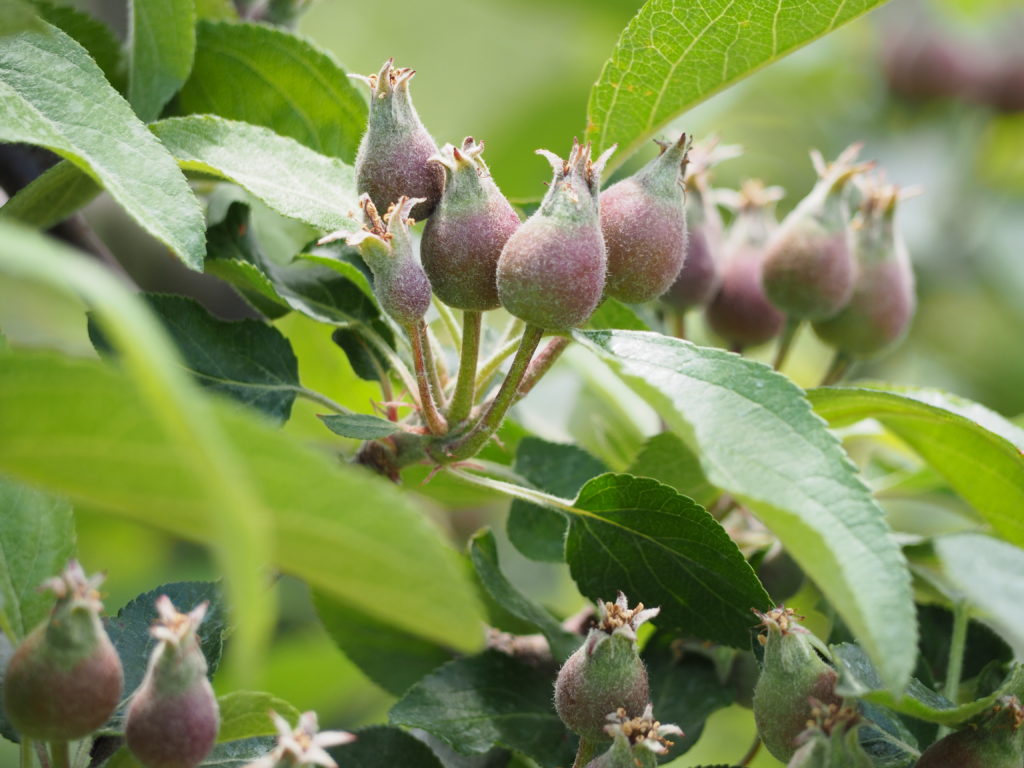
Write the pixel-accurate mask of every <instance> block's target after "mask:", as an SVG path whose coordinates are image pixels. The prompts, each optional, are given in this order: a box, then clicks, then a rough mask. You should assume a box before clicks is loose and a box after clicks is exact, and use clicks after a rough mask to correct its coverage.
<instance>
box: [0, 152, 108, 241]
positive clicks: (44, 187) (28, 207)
mask: <svg viewBox="0 0 1024 768" xmlns="http://www.w3.org/2000/svg"><path fill="white" fill-rule="evenodd" d="M102 191H103V188H102V187H100V185H99V184H97V183H96V180H95V179H94V178H93V177H92V176H90V175H89V174H87V173H86V172H85V171H83V170H82V169H81V168H79V167H78V166H77V165H75V164H74V163H72V162H71V161H70V160H61V161H60V162H59V163H57V164H56V165H54V166H53V167H52V168H48V169H46V170H45V171H43V172H42V173H41V174H39V175H38V176H36V177H35V178H34V179H32V181H30V182H29V183H28V184H26V185H25V186H24V187H22V188H21V189H19V190H18V192H17V193H16V194H15V195H14V197H12V198H11V199H10V200H8V201H7V202H6V203H4V204H3V206H2V207H0V219H2V218H10V219H14V220H16V221H19V222H21V223H22V224H25V225H27V226H29V227H32V228H34V229H49V228H50V227H52V226H53V225H54V224H58V223H60V222H62V221H64V219H66V218H68V217H69V216H71V214H73V213H74V212H75V211H77V210H78V209H79V208H82V207H84V206H85V205H87V204H88V203H89V202H90V201H91V200H92V199H93V198H95V197H96V195H98V194H99V193H100V192H102Z"/></svg>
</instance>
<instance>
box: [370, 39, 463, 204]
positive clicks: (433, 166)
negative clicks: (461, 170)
mask: <svg viewBox="0 0 1024 768" xmlns="http://www.w3.org/2000/svg"><path fill="white" fill-rule="evenodd" d="M415 74H416V71H415V70H413V69H408V68H402V69H396V68H395V66H394V60H393V59H388V60H387V61H386V62H384V66H382V67H381V68H380V72H378V73H377V74H375V75H370V76H368V77H362V76H360V77H359V79H361V80H363V81H364V82H366V84H367V85H369V86H370V117H369V120H368V122H367V126H366V133H364V134H363V138H362V141H360V143H359V151H358V152H357V153H356V187H357V189H358V190H359V193H360V194H368V195H369V196H370V199H371V200H373V204H374V206H375V207H376V208H377V210H378V211H386V210H387V209H388V207H389V206H390V205H392V204H393V203H395V202H396V201H397V200H398V198H400V197H407V198H419V199H418V200H417V201H416V207H415V208H414V209H413V211H412V213H411V215H412V216H414V217H415V218H416V219H417V220H419V219H425V218H427V217H428V216H429V215H430V214H431V213H432V212H433V210H434V206H436V205H437V201H438V200H440V199H441V190H442V189H443V188H444V172H443V171H442V170H441V166H439V165H438V164H437V163H432V162H430V158H432V157H433V156H434V155H436V154H437V143H436V142H435V141H434V140H433V139H432V138H431V136H430V134H429V133H427V129H426V128H424V127H423V123H422V122H421V121H420V118H419V115H418V114H416V108H415V107H413V105H412V97H411V96H410V95H409V81H410V80H412V77H413V75H415Z"/></svg>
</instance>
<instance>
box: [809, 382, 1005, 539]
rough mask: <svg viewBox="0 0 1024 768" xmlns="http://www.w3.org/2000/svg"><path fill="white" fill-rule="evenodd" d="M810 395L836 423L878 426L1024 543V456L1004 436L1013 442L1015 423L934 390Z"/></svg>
mask: <svg viewBox="0 0 1024 768" xmlns="http://www.w3.org/2000/svg"><path fill="white" fill-rule="evenodd" d="M808 397H809V398H810V400H811V403H812V405H813V406H814V409H815V410H816V411H817V412H818V413H819V414H820V415H821V416H822V417H823V418H825V419H826V420H827V421H828V422H829V423H830V424H832V425H834V426H845V425H848V424H852V423H854V422H856V421H860V420H862V419H869V418H873V419H876V420H878V421H879V422H881V423H882V424H883V425H884V426H885V427H886V428H887V429H888V430H889V431H891V432H892V433H893V434H895V435H896V436H897V437H899V438H900V439H902V440H903V441H904V442H906V443H907V444H908V445H909V446H910V447H911V448H913V449H914V450H915V451H916V452H917V453H918V454H920V456H921V458H922V459H924V460H925V461H926V462H927V463H928V464H929V465H931V467H932V468H933V469H935V471H936V472H938V473H939V474H940V475H942V476H943V477H944V478H945V479H946V481H947V482H948V483H949V484H950V485H951V486H952V487H953V489H954V490H956V492H957V493H959V494H960V495H961V496H963V497H964V499H966V500H967V501H968V502H969V503H970V504H971V505H972V506H973V507H974V508H975V509H976V510H977V511H978V512H979V513H980V514H981V515H982V517H984V518H985V519H986V520H987V521H988V522H989V523H990V524H991V525H992V528H993V530H994V531H995V532H996V533H997V534H998V535H999V536H1001V537H1002V538H1004V539H1006V541H1009V542H1011V543H1013V544H1016V545H1018V546H1024V455H1022V454H1021V449H1020V448H1019V447H1018V446H1016V445H1014V444H1013V443H1011V442H1010V441H1009V440H1008V439H1007V438H1014V437H1018V435H1017V433H1018V432H1019V431H1020V430H1019V429H1018V428H1017V427H1016V426H1014V425H1013V424H1011V423H1010V422H1008V421H1006V420H1005V419H1002V418H1001V417H1000V416H999V415H998V414H995V413H993V412H991V411H989V410H988V409H985V408H982V407H981V406H977V405H974V404H971V403H969V402H966V401H963V400H960V399H954V398H951V399H949V400H946V399H943V398H941V397H940V396H939V395H937V394H936V393H927V392H925V393H913V392H910V393H907V394H906V395H904V394H896V393H893V392H882V391H880V390H875V389H858V388H825V389H817V390H813V391H811V392H810V393H808ZM924 398H927V401H925V399H924ZM972 405H973V408H972V407H971V406H972ZM954 409H955V410H954ZM961 414H966V415H961ZM967 415H970V416H973V417H974V418H978V419H982V420H984V423H986V424H987V425H989V426H990V427H992V428H994V429H998V430H999V431H1000V432H1002V433H1003V434H1004V435H1006V437H1003V436H1000V435H999V434H996V433H995V432H993V431H990V430H989V429H986V428H985V427H983V426H982V425H981V424H979V423H977V422H976V421H972V420H971V418H968V417H967Z"/></svg>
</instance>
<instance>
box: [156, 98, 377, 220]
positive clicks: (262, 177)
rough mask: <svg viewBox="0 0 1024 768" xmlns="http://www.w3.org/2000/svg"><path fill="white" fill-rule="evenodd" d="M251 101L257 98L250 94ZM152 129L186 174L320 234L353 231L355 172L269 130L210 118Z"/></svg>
mask: <svg viewBox="0 0 1024 768" xmlns="http://www.w3.org/2000/svg"><path fill="white" fill-rule="evenodd" d="M253 96H254V98H255V96H256V95H255V94H253ZM150 130H151V131H152V132H153V133H154V134H155V135H156V137H157V138H158V139H160V141H162V142H163V144H164V146H165V147H166V148H167V151H168V152H170V153H171V154H172V155H174V158H175V159H176V160H177V161H178V164H179V165H180V166H181V167H182V168H184V169H185V170H186V171H199V172H202V173H207V174H211V175H213V176H216V177H218V178H222V179H226V180H228V181H232V182H234V183H235V184H237V185H238V186H240V187H242V188H243V189H245V190H247V191H248V192H250V193H251V194H252V195H253V196H254V197H256V198H258V199H260V200H262V201H263V202H264V203H266V204H267V205H268V206H270V207H271V208H273V209H274V210H275V211H277V212H278V213H280V214H282V215H284V216H288V217H289V218H292V219H297V220H298V221H302V222H305V223H306V224H309V225H310V226H312V227H315V228H317V229H319V230H321V231H323V232H330V231H334V230H342V229H343V230H346V231H350V232H356V231H358V230H359V229H360V224H359V222H358V221H357V220H356V219H354V218H353V217H352V215H351V214H352V213H353V212H355V211H357V210H358V207H357V205H356V200H357V198H358V195H357V194H356V182H355V171H353V170H352V167H351V166H349V165H346V164H345V163H343V162H342V161H340V160H338V159H336V158H334V157H326V156H324V155H322V154H318V153H316V152H314V151H312V150H310V149H308V148H307V147H304V146H303V145H302V144H300V143H299V142H297V141H294V140H293V139H290V138H287V137H285V136H281V135H278V134H277V133H274V131H272V130H270V129H269V128H264V127H261V126H259V125H250V124H249V123H243V122H238V121H236V120H225V119H224V118H222V117H216V116H214V115H192V116H189V117H173V118H168V119H166V120H161V121H160V122H158V123H154V124H153V125H151V126H150Z"/></svg>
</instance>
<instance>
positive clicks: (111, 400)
mask: <svg viewBox="0 0 1024 768" xmlns="http://www.w3.org/2000/svg"><path fill="white" fill-rule="evenodd" d="M211 410H212V412H213V413H214V414H215V416H216V418H217V420H218V422H219V424H220V426H221V428H222V430H223V432H224V434H225V435H226V436H227V439H228V441H229V443H230V446H231V448H232V449H233V450H234V452H235V454H236V455H237V456H238V458H239V459H240V461H241V462H242V466H243V470H244V472H245V475H246V477H247V478H248V481H249V482H250V483H251V484H252V488H253V490H254V491H255V493H256V495H257V496H258V498H260V499H261V500H262V501H263V502H264V503H265V505H266V507H267V509H268V511H269V512H270V515H271V519H270V525H271V526H272V537H271V538H272V541H273V542H274V551H273V553H272V556H273V558H274V561H275V562H276V563H277V565H279V566H280V567H281V568H282V569H283V570H285V571H288V572H290V573H293V574H295V575H297V576H299V577H301V578H304V579H306V580H307V581H309V582H310V583H311V584H314V585H315V586H317V587H319V588H321V589H323V590H324V591H325V592H327V593H333V594H337V595H339V596H340V597H342V598H344V599H345V600H347V601H350V602H351V603H353V604H354V605H356V606H358V607H359V608H361V609H363V610H365V611H366V612H367V613H369V614H371V615H372V616H374V617H376V618H378V619H381V620H383V621H385V622H386V623H391V624H394V625H395V626H398V627H402V628H404V629H407V630H409V631H411V632H413V633H414V634H417V635H421V636H424V637H428V638H431V639H434V640H438V641H440V642H443V643H446V644H448V645H451V646H453V647H455V648H459V649H471V648H473V647H475V646H476V645H478V644H479V642H480V631H479V624H478V618H479V608H478V606H477V603H476V599H475V597H474V595H473V594H472V591H471V590H472V588H471V587H470V585H469V583H468V581H467V579H466V578H465V577H464V575H463V574H462V572H461V571H460V570H459V567H458V565H457V562H456V559H455V556H454V553H453V552H452V551H451V550H449V549H447V548H446V547H445V546H444V544H442V542H441V539H440V536H439V534H438V532H437V531H436V530H435V529H434V528H432V526H431V525H430V524H429V523H428V522H427V521H426V519H425V518H424V517H423V515H422V513H421V512H420V511H419V510H417V509H416V508H415V507H413V506H412V504H411V502H410V501H409V499H407V498H406V497H405V496H404V495H403V494H401V493H400V492H399V491H398V490H397V489H396V488H394V487H393V486H391V485H390V484H389V483H387V481H385V480H383V479H381V478H378V477H375V476H373V475H371V474H369V473H367V472H365V471H364V470H361V469H358V468H355V467H349V466H346V465H342V464H338V463H337V462H334V461H332V460H331V459H330V458H328V457H326V456H324V455H322V454H320V453H317V452H316V451H314V450H311V449H309V448H306V447H305V446H303V445H302V444H300V443H299V442H297V441H295V440H293V439H291V438H289V437H287V436H285V435H283V434H281V433H278V432H275V431H274V430H273V429H271V428H269V427H268V426H265V425H264V424H262V423H261V422H259V421H258V420H256V419H253V418H252V417H250V416H249V415H248V414H245V413H242V412H240V411H239V410H238V409H237V408H233V407H230V406H228V405H226V404H224V403H214V404H213V408H212V409H211ZM0 421H2V422H3V424H4V432H3V435H2V437H0V469H2V470H3V471H7V472H10V473H12V474H14V475H16V476H19V477H22V478H24V479H26V480H29V481H31V482H33V483H36V484H39V485H42V486H45V487H50V488H53V489H55V490H59V491H60V492H62V493H64V494H66V495H67V496H69V497H70V498H72V499H74V500H80V501H83V502H86V503H88V504H90V505H92V506H95V507H98V508H102V509H106V510H108V511H110V512H113V513H116V514H119V515H121V516H124V517H129V518H132V519H135V520H138V521H140V522H143V523H147V524H150V525H153V526H156V527H159V528H162V529H163V530H166V531H168V532H170V533H173V534H175V535H177V536H180V537H182V538H185V539H189V540H191V541H197V542H201V543H209V542H212V541H213V539H214V536H215V530H214V524H213V522H212V521H211V519H210V516H209V514H208V510H207V504H206V503H205V498H204V494H203V491H202V488H201V487H200V486H199V483H198V482H197V480H196V478H195V477H194V476H193V475H192V474H191V473H190V472H189V471H188V465H187V464H185V463H184V462H183V461H182V459H181V456H180V454H179V453H178V451H177V450H175V446H174V444H173V443H172V442H171V441H169V440H168V439H167V436H166V434H165V433H164V430H163V429H162V428H161V425H160V424H159V422H157V420H156V419H155V417H154V416H153V415H152V414H151V413H150V412H149V410H148V409H147V407H146V405H145V404H144V403H143V402H142V400H141V398H140V397H139V394H138V392H137V391H136V389H135V387H134V386H132V384H131V382H130V381H129V380H128V378H127V377H126V376H125V375H124V374H122V373H120V372H118V371H116V370H113V369H111V368H110V367H108V366H106V365H104V364H102V363H99V362H95V361H71V360H66V359H60V358H56V357H53V356H49V355H36V354H32V355H30V354H17V353H8V354H7V356H6V357H5V359H4V360H3V364H2V365H0Z"/></svg>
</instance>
